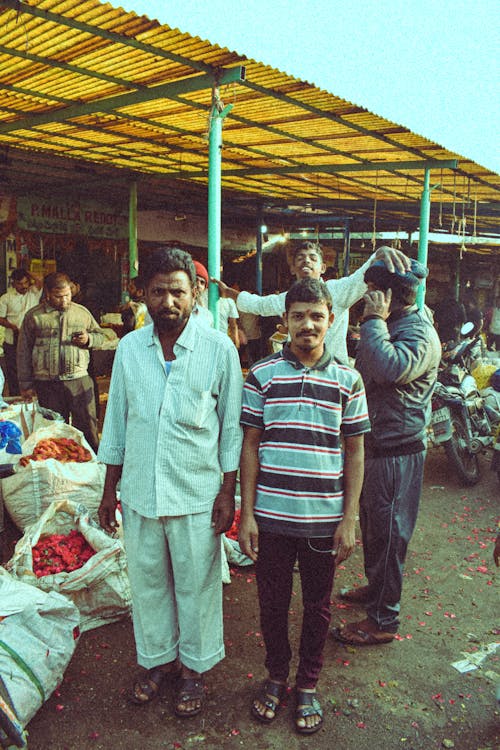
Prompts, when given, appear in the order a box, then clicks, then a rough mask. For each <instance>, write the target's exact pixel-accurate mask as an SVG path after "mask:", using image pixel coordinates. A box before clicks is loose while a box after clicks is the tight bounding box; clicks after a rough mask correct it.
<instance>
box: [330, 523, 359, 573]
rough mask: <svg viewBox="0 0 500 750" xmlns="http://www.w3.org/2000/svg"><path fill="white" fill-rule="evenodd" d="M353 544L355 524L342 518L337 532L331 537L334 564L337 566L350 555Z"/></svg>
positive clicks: (354, 542)
mask: <svg viewBox="0 0 500 750" xmlns="http://www.w3.org/2000/svg"><path fill="white" fill-rule="evenodd" d="M355 544H356V522H355V521H351V520H350V519H348V518H344V519H343V520H342V521H341V522H340V523H339V525H338V526H337V531H336V532H335V535H334V537H333V549H334V551H335V552H336V556H335V562H336V564H337V565H338V564H339V563H341V562H343V561H344V560H347V558H348V557H349V556H350V555H352V553H353V551H354V545H355Z"/></svg>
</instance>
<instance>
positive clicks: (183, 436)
mask: <svg viewBox="0 0 500 750" xmlns="http://www.w3.org/2000/svg"><path fill="white" fill-rule="evenodd" d="M141 272H142V273H143V279H144V283H145V289H146V302H147V305H148V309H149V312H150V315H151V317H152V319H153V325H152V326H146V327H144V328H141V329H139V330H137V331H132V333H129V334H128V336H125V337H124V338H122V339H121V341H120V343H119V345H118V349H117V351H116V355H115V362H114V365H113V372H112V376H111V383H110V388H109V398H108V404H107V408H106V416H105V420H104V428H103V434H102V440H101V445H100V447H99V455H98V457H99V460H100V461H102V462H103V463H105V464H106V479H105V484H104V492H103V497H102V501H101V505H100V508H99V520H100V523H101V526H102V527H103V528H104V529H106V530H107V531H113V530H114V528H115V525H116V522H115V511H116V505H117V498H116V487H117V484H118V481H120V498H121V505H122V515H123V530H124V540H125V549H126V552H127V565H128V573H129V579H130V585H131V590H132V619H133V625H134V635H135V642H136V648H137V660H138V662H139V664H140V666H142V667H143V669H144V672H143V673H142V674H140V675H139V676H138V677H137V679H136V680H135V681H134V683H133V685H132V688H131V691H130V693H129V698H130V700H131V701H132V702H133V703H135V704H140V705H141V704H142V705H144V704H146V703H149V702H150V701H151V700H153V699H154V698H156V697H157V696H158V694H159V691H160V689H161V688H162V686H163V684H164V682H165V680H166V679H167V678H168V677H169V676H170V677H172V676H173V674H176V673H179V675H178V676H179V679H178V683H177V689H176V697H175V704H174V712H175V714H176V716H179V717H181V718H188V717H192V716H195V715H196V714H198V713H199V712H200V711H201V710H202V707H203V702H204V699H205V690H204V682H203V673H205V672H207V671H208V670H210V669H212V667H213V666H215V664H217V663H218V662H219V661H220V660H221V659H222V658H223V657H224V640H223V615H222V574H221V542H220V537H219V535H220V534H222V533H223V532H225V531H227V530H228V529H229V528H230V527H231V524H232V521H233V516H234V503H235V497H234V495H235V487H236V472H237V469H238V464H239V458H240V451H241V428H240V425H239V412H240V403H241V384H242V378H241V370H240V363H239V360H238V353H237V351H236V349H235V348H234V346H233V345H232V344H231V342H230V341H229V339H228V337H227V336H224V335H222V333H220V332H219V331H215V330H214V329H212V328H210V327H208V326H203V325H200V324H199V323H197V322H196V321H195V319H194V318H193V316H192V311H193V307H194V304H195V298H196V271H195V267H194V264H193V261H192V258H191V256H190V255H189V253H186V252H184V251H183V250H180V249H178V248H168V249H160V250H158V251H156V252H155V253H152V254H151V255H150V256H149V257H148V258H147V259H146V261H145V263H144V264H143V266H142V267H141Z"/></svg>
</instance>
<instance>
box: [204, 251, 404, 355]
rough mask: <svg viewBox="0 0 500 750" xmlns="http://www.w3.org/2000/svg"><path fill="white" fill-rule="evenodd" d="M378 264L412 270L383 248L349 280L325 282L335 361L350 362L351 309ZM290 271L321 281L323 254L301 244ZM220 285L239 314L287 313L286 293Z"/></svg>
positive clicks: (327, 343)
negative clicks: (261, 293)
mask: <svg viewBox="0 0 500 750" xmlns="http://www.w3.org/2000/svg"><path fill="white" fill-rule="evenodd" d="M376 260H381V261H383V262H384V263H385V265H386V266H387V269H388V270H389V271H391V272H392V271H393V270H395V269H396V270H398V271H403V272H404V271H406V270H408V269H409V267H410V260H409V258H408V257H407V256H406V255H405V254H404V253H402V252H400V251H399V250H395V249H394V248H392V247H388V246H386V245H383V246H382V247H380V248H379V249H378V250H377V251H376V253H374V254H373V255H372V256H371V257H370V258H369V259H368V260H367V261H366V263H364V264H363V265H362V266H361V268H358V269H357V270H356V271H354V273H352V274H350V276H344V277H343V278H341V279H329V280H328V281H326V282H325V284H326V286H327V288H328V291H329V292H330V295H331V298H332V312H333V315H334V320H333V323H332V325H331V326H330V328H329V329H328V333H327V335H326V338H325V346H326V348H327V349H328V351H329V352H330V353H331V354H333V356H334V357H336V358H337V359H339V360H341V361H342V362H347V361H348V357H347V344H346V338H347V328H348V325H349V308H350V307H351V306H352V305H354V303H355V302H358V300H360V299H361V298H362V297H363V294H364V293H365V292H366V289H367V287H366V284H365V281H364V274H365V271H366V270H367V268H368V267H369V266H370V265H371V264H372V263H374V262H375V261H376ZM291 271H292V274H293V275H294V276H295V278H296V279H297V280H300V279H319V278H321V275H322V274H323V273H324V271H325V263H324V261H323V252H322V250H321V245H319V243H317V242H310V241H306V242H302V243H301V244H300V245H298V246H297V247H296V248H294V250H293V254H292V258H291ZM212 281H214V282H215V283H217V285H218V287H219V291H220V293H221V296H223V297H230V298H232V299H234V300H235V301H236V306H237V307H238V310H241V311H242V312H247V313H253V314H254V315H262V316H263V317H272V316H280V317H281V315H283V313H284V311H285V297H286V292H281V293H280V294H268V295H266V296H265V297H261V296H259V295H258V294H252V293H250V292H239V293H238V292H237V291H236V290H234V289H232V288H231V287H229V286H227V284H225V283H224V282H223V281H219V280H216V279H212Z"/></svg>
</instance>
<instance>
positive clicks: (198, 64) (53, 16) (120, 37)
mask: <svg viewBox="0 0 500 750" xmlns="http://www.w3.org/2000/svg"><path fill="white" fill-rule="evenodd" d="M0 5H1V6H2V7H6V8H11V9H12V10H15V11H16V13H27V14H28V15H30V16H34V17H36V18H42V19H44V20H45V21H51V22H52V23H56V24H59V25H60V26H67V27H69V28H71V29H78V30H79V31H83V32H85V33H86V34H90V35H91V36H95V37H101V39H106V40H108V41H110V42H114V43H115V44H124V45H127V46H128V47H134V48H135V49H139V50H141V51H142V52H147V53H149V54H151V55H155V57H163V58H164V59H166V60H171V61H172V62H176V63H179V64H180V65H186V66H187V67H188V68H192V69H193V70H199V71H202V72H205V73H211V72H213V70H214V69H213V67H212V66H211V65H207V63H204V62H202V61H201V60H189V59H188V58H187V57H183V56H182V55H176V54H175V53H173V52H168V51H167V50H163V49H161V48H159V47H154V46H153V45H152V44H145V43H144V42H140V41H139V40H137V39H132V38H131V37H129V36H126V35H125V34H118V33H116V32H115V31H108V30H106V29H101V28H99V27H98V26H92V25H91V24H88V23H84V22H83V21H77V20H76V19H75V18H67V17H66V16H61V15H60V14H58V13H52V11H50V10H41V9H40V8H37V7H33V6H32V5H28V3H25V2H22V0H1V3H0ZM148 20H149V19H148Z"/></svg>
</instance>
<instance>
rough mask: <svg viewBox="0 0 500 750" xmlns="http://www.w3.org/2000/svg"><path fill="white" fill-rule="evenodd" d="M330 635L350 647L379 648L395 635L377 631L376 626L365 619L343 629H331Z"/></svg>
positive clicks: (371, 621) (389, 641)
mask: <svg viewBox="0 0 500 750" xmlns="http://www.w3.org/2000/svg"><path fill="white" fill-rule="evenodd" d="M332 635H333V637H334V638H336V639H337V641H340V642H341V643H347V644H349V645H350V646H379V645H381V644H383V643H391V641H393V640H394V638H395V636H396V633H390V632H388V631H386V630H379V628H378V627H377V624H376V623H375V622H373V620H369V619H368V618H367V619H366V620H361V621H360V622H351V623H349V625H345V626H344V627H343V628H333V630H332Z"/></svg>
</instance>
